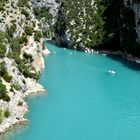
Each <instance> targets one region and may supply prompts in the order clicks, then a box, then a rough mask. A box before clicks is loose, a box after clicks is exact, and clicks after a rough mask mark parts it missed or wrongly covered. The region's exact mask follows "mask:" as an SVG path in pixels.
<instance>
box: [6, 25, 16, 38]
mask: <svg viewBox="0 0 140 140" xmlns="http://www.w3.org/2000/svg"><path fill="white" fill-rule="evenodd" d="M15 31H16V24H15V23H14V24H13V25H11V26H10V27H8V28H7V34H8V35H9V37H10V38H12V37H13V34H14V32H15Z"/></svg>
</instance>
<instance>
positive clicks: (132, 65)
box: [107, 54, 140, 72]
mask: <svg viewBox="0 0 140 140" xmlns="http://www.w3.org/2000/svg"><path fill="white" fill-rule="evenodd" d="M107 57H109V58H110V59H113V60H115V61H118V62H120V63H122V64H123V65H124V66H125V67H127V68H129V69H132V70H135V71H139V72H140V63H136V62H133V61H130V60H126V59H124V58H122V57H121V56H117V55H112V54H109V55H107Z"/></svg>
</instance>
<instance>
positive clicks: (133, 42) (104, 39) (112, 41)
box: [55, 0, 140, 56]
mask: <svg viewBox="0 0 140 140" xmlns="http://www.w3.org/2000/svg"><path fill="white" fill-rule="evenodd" d="M60 5H61V6H60V7H59V12H58V15H57V22H56V27H55V37H56V41H57V42H58V44H59V45H60V44H62V45H64V44H67V45H68V46H69V47H74V48H79V47H80V48H84V47H90V48H98V49H109V50H110V49H111V50H122V51H123V52H124V54H132V55H135V56H140V1H139V0H120V1H118V0H104V1H102V0H78V1H71V0H67V1H66V0H63V1H61V4H60ZM65 46H66V45H65Z"/></svg>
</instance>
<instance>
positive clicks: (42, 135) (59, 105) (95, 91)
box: [0, 44, 140, 140]
mask: <svg viewBox="0 0 140 140" xmlns="http://www.w3.org/2000/svg"><path fill="white" fill-rule="evenodd" d="M47 46H48V48H49V49H50V51H51V52H52V54H50V55H48V56H46V57H45V64H46V69H45V70H44V71H43V72H42V75H41V78H40V83H41V84H42V85H43V86H44V87H45V88H46V89H47V92H46V93H45V94H43V95H39V96H35V95H34V96H31V97H29V98H28V99H27V102H28V104H29V113H28V114H27V118H28V119H29V120H30V123H29V124H26V125H21V126H17V127H14V128H12V130H10V131H9V132H7V133H6V134H4V135H1V136H0V140H140V66H139V65H138V64H135V63H131V62H128V61H125V60H123V59H121V58H118V57H117V56H114V57H112V56H110V57H108V56H102V55H98V54H86V53H83V52H77V51H72V50H67V49H63V48H57V47H55V46H54V45H51V44H47ZM108 70H114V71H116V74H115V75H111V74H110V73H109V72H108Z"/></svg>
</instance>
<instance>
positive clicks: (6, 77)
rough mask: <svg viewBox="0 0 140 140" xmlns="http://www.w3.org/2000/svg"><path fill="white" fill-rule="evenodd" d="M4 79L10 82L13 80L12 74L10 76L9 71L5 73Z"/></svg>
mask: <svg viewBox="0 0 140 140" xmlns="http://www.w3.org/2000/svg"><path fill="white" fill-rule="evenodd" d="M3 79H4V80H5V81H6V82H8V83H10V82H11V80H12V76H9V75H8V73H5V74H4V75H3Z"/></svg>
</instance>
